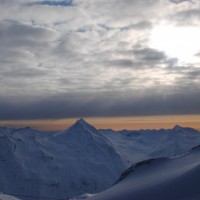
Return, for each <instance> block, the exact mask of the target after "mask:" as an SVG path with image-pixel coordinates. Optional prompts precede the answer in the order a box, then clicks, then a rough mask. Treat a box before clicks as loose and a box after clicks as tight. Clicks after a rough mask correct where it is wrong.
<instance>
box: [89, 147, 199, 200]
mask: <svg viewBox="0 0 200 200" xmlns="http://www.w3.org/2000/svg"><path fill="white" fill-rule="evenodd" d="M199 158H200V146H198V147H197V148H195V149H193V150H192V151H191V152H190V153H188V154H185V155H183V156H179V157H177V158H173V159H172V158H171V159H170V158H168V159H167V158H160V159H150V160H146V161H143V162H140V163H137V164H135V165H133V166H131V167H130V168H129V169H127V170H126V171H125V172H124V173H123V174H122V175H121V177H120V179H119V180H118V182H117V184H116V185H114V186H113V187H111V188H110V189H108V190H106V191H104V192H102V193H99V194H97V195H95V196H93V197H91V198H89V199H88V200H111V199H115V200H122V199H123V200H169V199H170V200H199V199H200V159H199Z"/></svg>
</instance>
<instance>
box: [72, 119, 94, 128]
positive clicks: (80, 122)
mask: <svg viewBox="0 0 200 200" xmlns="http://www.w3.org/2000/svg"><path fill="white" fill-rule="evenodd" d="M75 124H77V125H82V126H88V125H89V126H91V125H90V124H89V123H88V122H86V121H85V120H84V119H83V118H80V119H78V120H77V121H76V122H75ZM75 124H74V125H75Z"/></svg>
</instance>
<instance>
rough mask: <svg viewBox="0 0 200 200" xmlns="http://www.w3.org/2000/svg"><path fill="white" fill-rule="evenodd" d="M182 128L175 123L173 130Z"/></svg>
mask: <svg viewBox="0 0 200 200" xmlns="http://www.w3.org/2000/svg"><path fill="white" fill-rule="evenodd" d="M183 129H184V128H183V127H181V126H179V125H175V126H174V128H173V130H183Z"/></svg>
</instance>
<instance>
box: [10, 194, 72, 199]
mask: <svg viewBox="0 0 200 200" xmlns="http://www.w3.org/2000/svg"><path fill="white" fill-rule="evenodd" d="M6 195H10V196H15V197H25V198H30V199H43V200H45V199H49V200H69V199H70V198H53V197H37V196H29V195H20V194H6Z"/></svg>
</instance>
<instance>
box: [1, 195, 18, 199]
mask: <svg viewBox="0 0 200 200" xmlns="http://www.w3.org/2000/svg"><path fill="white" fill-rule="evenodd" d="M0 199H1V200H19V199H18V198H16V197H14V196H10V195H6V194H2V193H0Z"/></svg>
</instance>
